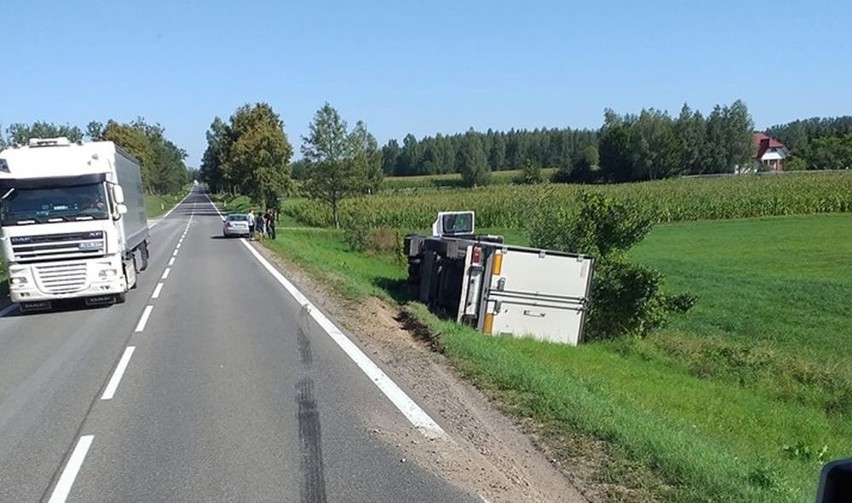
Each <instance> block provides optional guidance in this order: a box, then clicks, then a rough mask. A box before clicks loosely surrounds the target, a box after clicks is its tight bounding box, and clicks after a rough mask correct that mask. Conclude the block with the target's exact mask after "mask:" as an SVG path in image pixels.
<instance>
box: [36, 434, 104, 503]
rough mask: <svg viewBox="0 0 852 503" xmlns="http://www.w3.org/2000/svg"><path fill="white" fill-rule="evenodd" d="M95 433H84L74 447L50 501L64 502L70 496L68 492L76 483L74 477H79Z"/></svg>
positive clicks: (50, 502)
mask: <svg viewBox="0 0 852 503" xmlns="http://www.w3.org/2000/svg"><path fill="white" fill-rule="evenodd" d="M94 439H95V436H94V435H84V436H82V437H80V440H78V441H77V445H76V446H75V447H74V452H72V453H71V457H70V458H68V464H66V465H65V469H64V470H63V471H62V476H61V477H59V482H57V483H56V487H54V488H53V494H51V495H50V501H49V502H48V503H63V502H64V501H65V500H66V499H67V498H68V493H70V492H71V486H73V485H74V479H76V478H77V473H78V472H79V471H80V467H81V466H83V461H84V460H85V459H86V454H87V453H88V452H89V447H91V446H92V440H94Z"/></svg>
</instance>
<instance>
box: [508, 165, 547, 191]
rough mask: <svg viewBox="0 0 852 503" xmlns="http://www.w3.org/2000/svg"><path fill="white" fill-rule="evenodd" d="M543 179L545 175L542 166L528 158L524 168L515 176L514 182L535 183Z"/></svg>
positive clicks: (522, 183) (517, 183) (521, 183)
mask: <svg viewBox="0 0 852 503" xmlns="http://www.w3.org/2000/svg"><path fill="white" fill-rule="evenodd" d="M543 181H544V175H542V173H541V166H539V165H538V164H535V163H533V162H532V161H530V160H529V159H527V161H526V163H525V164H524V169H523V170H521V172H520V173H518V174H517V176H515V178H514V179H513V180H512V183H514V184H515V185H535V184H537V183H541V182H543Z"/></svg>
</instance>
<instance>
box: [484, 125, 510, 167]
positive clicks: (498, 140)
mask: <svg viewBox="0 0 852 503" xmlns="http://www.w3.org/2000/svg"><path fill="white" fill-rule="evenodd" d="M505 163H506V140H505V139H504V138H503V134H501V133H498V134H497V135H495V136H494V140H493V141H492V142H491V151H490V152H488V164H489V166H491V170H492V171H499V170H501V169H503V167H504V165H505Z"/></svg>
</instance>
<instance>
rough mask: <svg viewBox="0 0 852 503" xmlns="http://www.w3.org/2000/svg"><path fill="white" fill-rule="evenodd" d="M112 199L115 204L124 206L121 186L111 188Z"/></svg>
mask: <svg viewBox="0 0 852 503" xmlns="http://www.w3.org/2000/svg"><path fill="white" fill-rule="evenodd" d="M112 198H113V200H114V201H115V203H116V204H119V205H120V204H124V189H122V188H121V185H113V186H112ZM125 213H126V211H125Z"/></svg>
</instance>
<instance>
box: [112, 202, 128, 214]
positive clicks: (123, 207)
mask: <svg viewBox="0 0 852 503" xmlns="http://www.w3.org/2000/svg"><path fill="white" fill-rule="evenodd" d="M115 209H116V210H118V214H119V215H124V214H125V213H127V205H126V204H123V203H121V204H118V205H116V207H115Z"/></svg>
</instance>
